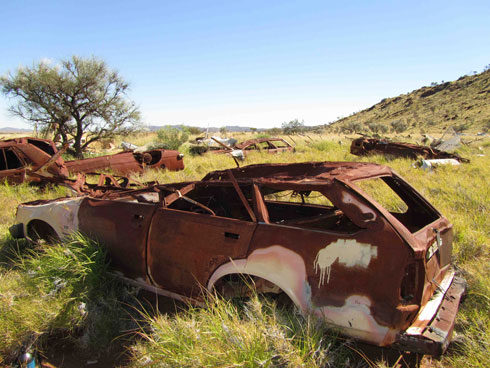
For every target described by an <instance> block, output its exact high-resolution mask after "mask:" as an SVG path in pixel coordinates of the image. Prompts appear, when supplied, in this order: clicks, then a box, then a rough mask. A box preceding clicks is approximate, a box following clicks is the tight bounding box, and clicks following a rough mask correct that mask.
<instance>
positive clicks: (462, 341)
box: [0, 133, 490, 368]
mask: <svg viewBox="0 0 490 368" xmlns="http://www.w3.org/2000/svg"><path fill="white" fill-rule="evenodd" d="M233 136H234V138H236V139H238V141H242V140H245V139H249V138H252V136H253V133H239V134H234V135H233ZM255 136H256V135H255ZM308 136H309V138H308V137H306V136H298V135H295V136H294V137H293V138H294V140H295V142H294V143H295V147H296V152H295V153H283V154H277V155H269V154H266V153H260V152H253V153H251V154H250V155H249V156H247V158H246V161H245V162H244V163H243V164H255V163H272V162H303V161H370V162H376V163H380V164H386V165H389V166H390V167H392V168H393V169H394V170H395V171H397V172H398V173H399V174H400V175H401V176H403V177H404V178H405V179H406V180H407V181H408V182H409V183H410V184H412V185H413V186H414V187H415V188H416V189H417V190H418V191H420V192H421V193H422V194H423V195H424V196H425V197H426V198H427V199H428V200H429V201H430V202H431V203H432V204H433V205H434V206H435V207H436V208H437V209H438V210H439V211H440V212H441V213H443V214H444V215H445V216H446V217H447V218H448V219H449V220H450V221H451V222H452V224H453V226H454V231H455V239H454V243H453V263H454V264H455V265H456V266H457V267H459V268H460V269H461V272H462V273H463V275H464V277H465V278H466V279H467V281H468V290H469V291H468V296H467V298H466V300H465V302H464V303H463V305H462V307H461V309H460V313H459V314H458V319H457V325H456V329H455V330H456V332H457V335H458V338H457V343H455V344H452V345H451V347H450V349H449V350H448V352H447V353H446V354H445V355H444V356H443V357H442V358H431V357H425V358H424V361H423V364H424V367H461V368H463V367H485V366H490V353H489V341H490V280H489V278H488V274H489V273H490V244H489V241H488V239H489V238H490V222H489V221H488V216H489V215H490V186H489V185H488V178H489V177H490V159H489V157H490V140H489V139H488V138H483V139H481V140H473V143H471V144H469V145H465V146H463V147H462V148H460V149H459V151H458V153H460V154H461V155H462V156H463V157H467V158H469V159H470V160H471V162H470V163H468V164H462V165H460V166H447V167H438V168H436V169H435V170H434V171H431V172H428V171H423V170H421V169H419V168H414V167H412V163H413V162H412V161H411V160H408V159H401V158H398V159H389V158H386V157H384V156H379V155H376V156H371V157H367V158H366V157H364V158H360V157H356V156H353V155H351V154H350V153H349V144H350V140H349V139H348V138H347V137H345V136H339V135H334V134H328V133H321V134H313V133H312V134H308ZM284 138H285V139H287V140H289V141H291V140H290V139H289V138H288V136H284ZM419 138H420V136H417V137H415V136H412V137H411V138H408V137H406V136H405V137H403V138H401V139H403V140H404V141H407V140H410V139H411V140H412V141H416V140H417V139H419ZM121 139H124V140H125V141H130V142H132V143H135V144H138V145H142V144H145V143H148V142H152V141H155V140H156V133H145V134H140V135H137V136H133V137H124V138H121ZM475 139H476V137H475ZM478 139H480V138H478ZM116 143H117V142H116ZM291 143H293V142H291ZM187 149H188V144H187V143H186V144H184V145H183V146H181V148H180V150H181V152H183V153H186V152H187ZM185 165H186V168H185V169H184V170H182V171H179V172H169V171H148V172H145V173H144V174H142V175H141V176H137V177H135V179H137V180H138V181H151V180H158V181H159V182H160V183H170V182H178V181H188V180H197V179H200V178H202V177H203V176H204V175H205V174H206V173H208V172H209V171H212V170H222V169H226V168H232V167H235V162H234V160H233V159H232V158H231V157H230V156H227V155H217V154H212V153H208V154H206V155H203V156H197V157H190V155H186V157H185ZM62 195H65V190H63V189H60V188H54V187H53V188H50V187H48V188H45V189H39V188H34V187H31V186H28V185H26V184H23V185H19V186H15V187H14V186H9V185H8V184H1V185H0V201H1V207H2V209H3V211H2V212H1V213H0V216H1V218H2V221H1V224H0V238H1V243H0V329H1V330H2V334H1V335H0V366H1V365H6V364H10V363H12V361H13V359H15V357H16V356H17V354H18V353H19V352H20V350H21V348H22V347H23V346H24V347H29V346H31V345H32V346H33V347H35V348H36V349H38V350H39V351H41V352H42V351H44V350H46V349H47V342H48V341H50V340H51V339H59V338H61V337H63V338H69V339H71V340H72V341H73V342H74V344H75V345H76V346H77V347H78V348H79V349H86V350H89V351H97V350H100V349H107V348H111V347H112V346H113V345H114V344H117V343H119V342H120V340H121V339H120V338H122V337H124V338H125V339H126V340H125V341H126V342H125V346H126V347H127V359H126V361H125V362H124V364H125V365H129V366H132V367H143V366H145V367H146V366H152V367H153V366H157V367H232V366H233V367H235V366H237V367H298V366H304V367H342V366H346V367H347V366H354V367H355V366H358V367H363V366H364V367H374V366H380V367H392V366H395V365H394V364H395V362H390V361H384V360H383V358H382V357H381V355H379V356H376V357H374V358H373V357H372V356H370V357H369V358H368V357H367V356H366V355H365V353H363V350H362V348H361V347H360V346H359V345H358V344H357V343H355V342H353V341H350V340H347V341H346V340H345V339H343V338H342V337H339V336H337V334H336V332H335V331H332V330H330V329H328V327H327V326H325V324H324V323H322V322H321V321H318V320H316V319H314V318H312V317H303V316H300V315H298V313H297V312H296V311H295V310H294V309H291V308H285V307H283V306H278V305H277V303H276V301H274V300H269V299H264V298H262V297H261V296H257V295H254V296H252V297H250V298H249V299H247V300H245V301H243V300H242V301H238V302H232V301H228V300H222V299H220V298H216V297H215V296H214V295H209V297H208V302H207V304H208V305H207V308H197V307H192V306H184V307H182V308H177V309H178V310H177V311H176V312H175V311H174V312H173V313H166V312H162V311H160V312H159V311H158V309H157V308H153V307H150V306H148V305H147V304H144V303H143V302H141V300H140V299H137V297H136V295H137V293H136V290H134V289H132V288H130V287H129V286H124V285H121V284H120V283H119V282H117V281H116V280H115V279H113V278H112V277H111V276H110V275H109V274H108V272H107V270H108V269H110V265H108V264H107V262H106V261H105V260H104V250H103V248H102V247H101V246H99V245H98V244H97V243H95V242H93V241H90V240H88V239H86V238H84V237H83V236H81V235H75V237H73V238H72V239H69V240H67V241H66V242H64V243H63V244H58V245H57V244H55V245H47V244H36V245H31V244H28V243H27V242H25V241H17V240H14V239H12V238H11V237H10V235H9V234H8V227H9V226H10V225H12V224H13V223H14V216H15V209H16V207H17V205H18V204H19V203H22V202H26V201H29V200H34V199H41V198H56V197H59V196H62ZM385 200H386V201H387V203H384V205H386V206H389V205H392V206H396V205H397V203H396V202H394V201H395V199H394V198H393V199H391V198H385ZM391 201H393V202H391ZM117 337H120V338H117ZM402 362H403V360H399V361H398V363H397V364H401V363H402Z"/></svg>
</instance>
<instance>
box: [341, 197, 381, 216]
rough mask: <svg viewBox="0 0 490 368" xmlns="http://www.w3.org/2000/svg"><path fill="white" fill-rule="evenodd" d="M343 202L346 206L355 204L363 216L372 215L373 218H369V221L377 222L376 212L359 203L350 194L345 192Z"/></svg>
mask: <svg viewBox="0 0 490 368" xmlns="http://www.w3.org/2000/svg"><path fill="white" fill-rule="evenodd" d="M342 202H344V203H346V204H352V203H353V204H355V205H356V206H357V207H358V208H359V209H360V210H361V212H362V213H363V214H368V213H369V214H371V215H372V216H369V221H370V222H371V221H375V220H376V217H377V216H376V212H374V211H373V210H372V209H371V208H369V207H368V206H366V205H365V204H362V203H361V202H359V201H358V200H357V199H356V198H355V197H354V196H352V195H351V194H350V193H347V192H343V193H342Z"/></svg>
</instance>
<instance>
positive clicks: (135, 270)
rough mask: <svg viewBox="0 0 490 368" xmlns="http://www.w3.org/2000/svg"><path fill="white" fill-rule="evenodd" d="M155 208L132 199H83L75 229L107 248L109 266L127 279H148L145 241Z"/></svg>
mask: <svg viewBox="0 0 490 368" xmlns="http://www.w3.org/2000/svg"><path fill="white" fill-rule="evenodd" d="M156 207H157V204H156V203H155V204H152V203H141V202H137V201H136V200H103V199H92V198H86V199H84V200H83V202H82V204H81V205H80V209H79V212H78V220H79V229H80V231H81V232H82V233H84V234H87V235H89V236H90V237H91V238H93V239H96V240H98V241H100V242H101V243H102V244H104V245H105V246H106V247H107V253H108V257H109V259H110V261H111V268H113V269H114V270H116V271H118V272H120V273H122V274H123V276H125V277H127V278H131V279H135V280H144V281H146V282H149V280H148V279H147V273H146V243H147V235H148V231H149V227H150V222H151V217H152V215H153V213H154V212H155V209H156Z"/></svg>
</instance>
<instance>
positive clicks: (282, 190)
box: [13, 162, 466, 355]
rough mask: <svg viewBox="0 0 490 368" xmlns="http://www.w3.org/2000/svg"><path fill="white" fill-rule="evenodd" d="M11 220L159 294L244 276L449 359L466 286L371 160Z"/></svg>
mask: <svg viewBox="0 0 490 368" xmlns="http://www.w3.org/2000/svg"><path fill="white" fill-rule="evenodd" d="M16 219H17V222H18V224H17V225H14V227H13V229H16V230H15V231H13V233H15V235H16V236H17V237H25V238H27V239H33V240H35V239H37V238H39V237H41V238H44V237H46V238H59V239H62V238H63V237H65V236H67V235H68V234H70V233H72V232H74V231H81V232H83V233H85V234H87V235H88V236H90V237H93V238H96V239H98V240H99V241H101V242H102V243H103V244H105V245H106V246H107V250H108V256H109V257H110V258H111V265H112V267H113V268H114V270H115V272H116V274H118V275H119V276H120V277H122V278H123V279H124V280H126V281H128V282H132V283H135V284H137V285H139V286H141V287H144V288H146V289H149V290H153V291H155V292H156V293H159V294H161V295H164V296H170V297H173V298H176V299H179V300H190V301H193V302H195V303H200V302H202V301H203V299H202V298H203V295H202V287H204V288H206V289H208V290H216V291H217V292H219V293H221V294H222V295H224V296H228V297H233V296H240V295H241V294H242V292H243V290H244V289H245V288H244V287H243V286H244V285H243V284H244V280H243V277H244V276H245V277H250V278H252V279H253V281H254V282H253V285H255V287H256V289H257V290H258V291H259V292H264V293H275V294H281V293H284V294H286V295H287V296H288V297H289V298H290V299H291V300H292V302H293V303H294V304H295V305H296V306H297V307H298V308H299V309H300V310H301V311H302V312H304V313H312V314H315V315H317V316H320V317H322V318H324V319H325V321H326V322H328V323H329V324H331V325H332V326H334V327H336V328H338V329H339V330H340V331H341V332H342V333H343V334H345V335H347V336H350V337H353V338H356V339H359V340H362V341H365V342H368V343H371V344H374V345H379V346H392V347H396V348H399V349H402V350H409V351H413V352H418V353H428V354H434V355H437V354H441V353H443V352H444V351H445V350H446V348H447V346H448V343H449V341H450V338H451V334H452V331H453V328H454V321H455V317H456V313H457V311H458V308H459V302H460V300H461V297H462V295H463V294H464V291H465V288H466V286H465V282H464V280H463V279H462V278H460V277H459V276H458V275H456V273H455V271H454V269H453V268H452V266H451V244H452V238H453V230H452V225H451V224H450V223H449V221H448V220H447V219H446V218H445V217H444V216H443V215H441V214H440V213H439V212H438V211H437V210H436V209H435V208H434V207H433V206H432V205H431V204H430V203H429V202H428V201H427V200H426V199H424V198H423V197H422V196H421V195H420V194H419V193H418V192H417V191H416V190H415V189H414V188H413V187H411V186H410V185H409V184H408V183H407V182H405V181H404V180H403V179H402V178H401V177H400V176H398V175H397V174H396V173H394V172H393V171H392V170H391V169H390V168H389V167H387V166H381V165H376V164H371V163H349V162H308V163H295V164H262V165H250V166H245V167H241V168H235V169H231V170H223V171H214V172H211V173H209V174H208V175H206V176H205V177H204V178H203V179H202V180H201V181H195V182H184V183H174V184H168V185H154V186H149V187H146V188H143V189H139V190H133V191H125V192H106V193H105V194H103V195H101V196H99V197H87V196H85V197H77V198H60V199H56V200H46V201H35V202H30V203H24V204H22V205H20V206H19V207H18V210H17V217H16Z"/></svg>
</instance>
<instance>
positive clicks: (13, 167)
mask: <svg viewBox="0 0 490 368" xmlns="http://www.w3.org/2000/svg"><path fill="white" fill-rule="evenodd" d="M57 152H58V150H57V149H56V146H55V145H54V143H53V142H52V141H50V140H47V139H40V138H32V137H22V138H13V139H7V140H2V141H0V179H2V180H3V179H6V180H7V181H8V182H9V183H11V184H20V183H22V182H24V181H38V178H36V177H32V176H29V175H28V173H27V171H28V170H31V171H34V172H35V171H39V170H40V169H41V168H44V169H46V171H47V172H48V173H49V174H51V175H55V176H58V177H66V176H68V171H67V170H66V167H65V166H64V164H63V159H62V158H61V157H59V156H60V155H57Z"/></svg>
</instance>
